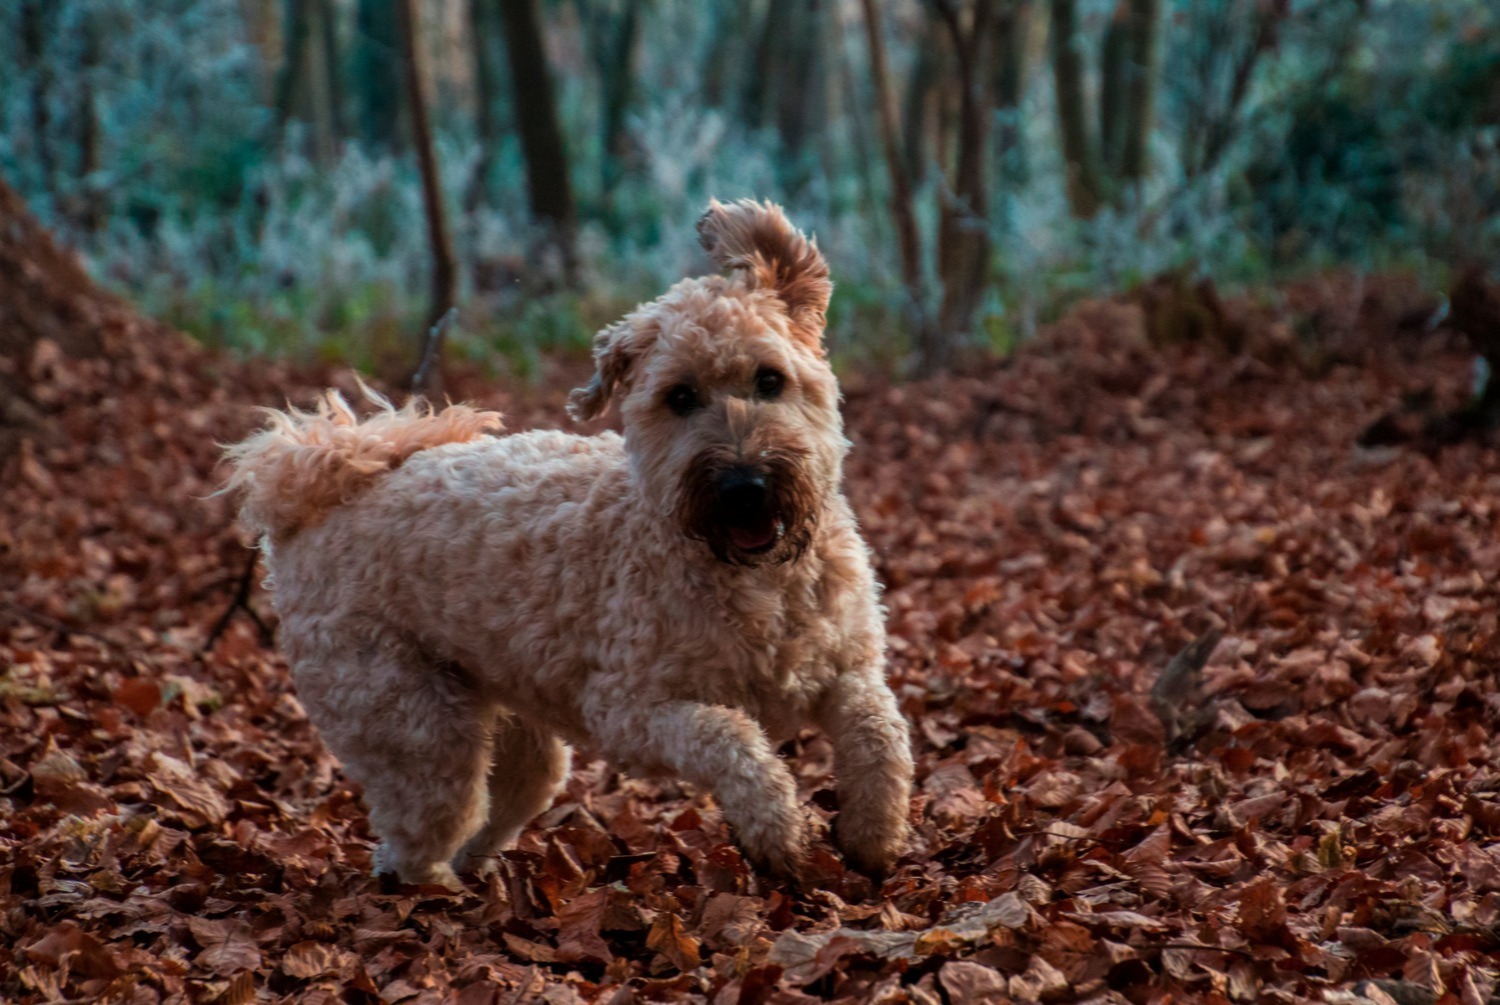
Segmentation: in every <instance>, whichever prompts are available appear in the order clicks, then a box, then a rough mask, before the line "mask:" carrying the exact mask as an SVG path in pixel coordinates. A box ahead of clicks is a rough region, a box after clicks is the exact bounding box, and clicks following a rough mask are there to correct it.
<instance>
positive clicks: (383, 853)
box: [371, 841, 464, 893]
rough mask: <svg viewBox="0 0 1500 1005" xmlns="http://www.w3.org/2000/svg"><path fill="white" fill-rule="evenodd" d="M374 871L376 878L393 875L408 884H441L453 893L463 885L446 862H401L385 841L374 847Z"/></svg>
mask: <svg viewBox="0 0 1500 1005" xmlns="http://www.w3.org/2000/svg"><path fill="white" fill-rule="evenodd" d="M371 871H373V872H374V874H375V877H376V878H377V879H379V878H381V877H383V876H394V877H396V879H397V880H398V881H399V882H401V883H405V884H407V885H408V886H441V887H443V888H444V889H446V890H452V891H454V892H455V893H456V892H458V891H460V890H462V889H463V888H464V885H463V884H462V883H461V882H459V879H458V874H457V873H455V872H454V871H453V867H452V866H451V865H449V864H448V863H447V862H433V863H430V864H426V865H414V864H413V863H411V862H402V861H400V860H399V858H398V856H397V855H396V854H395V852H393V851H392V850H391V847H390V846H389V845H387V844H386V843H385V842H383V841H382V842H381V843H380V846H379V847H378V848H376V849H375V860H374V868H373V870H371Z"/></svg>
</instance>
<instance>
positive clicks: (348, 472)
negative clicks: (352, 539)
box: [221, 384, 501, 539]
mask: <svg viewBox="0 0 1500 1005" xmlns="http://www.w3.org/2000/svg"><path fill="white" fill-rule="evenodd" d="M360 390H362V391H363V392H364V394H365V397H366V398H368V399H369V401H370V402H371V403H372V404H374V405H375V406H376V408H377V411H376V413H375V414H374V415H373V416H371V417H369V418H367V419H365V420H364V421H360V420H359V419H358V418H356V416H355V414H354V409H352V408H350V407H349V403H348V402H347V401H345V400H344V396H343V395H341V394H339V392H337V391H334V390H329V391H325V392H324V393H323V396H322V397H321V398H319V399H318V402H317V404H316V405H315V406H314V408H313V409H312V410H311V411H302V410H300V409H296V408H288V409H287V410H286V411H285V412H279V411H277V410H275V409H271V408H268V409H266V410H265V411H266V414H267V416H268V418H269V425H267V427H266V428H265V429H263V430H261V431H260V432H259V433H256V434H255V435H254V436H251V437H250V438H249V439H247V440H244V441H243V442H241V443H238V444H236V445H234V446H232V447H230V448H228V450H226V451H225V455H226V457H227V458H228V460H229V461H230V462H231V464H232V472H233V473H232V474H231V475H230V477H229V480H228V482H227V483H226V484H225V486H224V488H223V489H222V490H221V491H223V492H237V493H239V494H240V496H241V497H242V499H243V502H242V504H241V508H240V521H241V523H243V524H244V526H245V527H246V529H247V530H250V531H251V532H252V533H255V534H269V535H270V536H271V537H272V538H273V539H276V538H284V537H287V536H289V535H291V534H293V533H295V532H296V531H298V530H300V529H301V528H303V527H305V526H308V525H310V524H313V523H316V522H317V521H318V520H320V519H322V517H323V515H324V514H325V513H327V512H328V511H329V510H331V509H333V508H334V507H335V506H338V505H340V504H342V503H345V502H348V501H349V500H350V499H353V498H354V497H355V496H356V495H358V494H359V493H360V492H363V491H364V490H365V489H367V488H368V487H369V486H370V485H371V484H372V483H373V482H374V481H375V479H376V478H377V477H378V476H379V475H381V474H383V473H384V472H387V471H390V470H392V469H394V468H397V467H400V466H401V464H402V462H404V461H405V460H406V459H407V458H408V457H410V456H411V455H412V454H415V453H416V452H417V451H419V450H426V449H427V448H429V447H437V446H441V445H443V444H444V443H465V442H468V441H469V440H472V439H474V438H475V437H478V436H483V435H484V434H486V433H491V432H498V431H499V430H500V428H501V421H500V415H499V413H498V412H484V411H480V410H478V409H475V408H470V407H469V406H467V405H450V406H448V407H447V408H445V409H443V410H442V411H441V412H435V411H433V409H432V407H431V406H430V405H428V404H427V403H426V402H424V401H421V400H415V399H414V400H412V401H410V402H408V403H407V404H406V405H405V406H404V407H402V408H400V409H397V408H396V407H395V406H394V405H392V404H391V403H390V401H389V400H388V399H386V398H385V397H383V396H382V395H380V394H378V393H376V392H375V391H373V390H371V389H370V388H368V387H365V386H364V385H363V384H361V385H360Z"/></svg>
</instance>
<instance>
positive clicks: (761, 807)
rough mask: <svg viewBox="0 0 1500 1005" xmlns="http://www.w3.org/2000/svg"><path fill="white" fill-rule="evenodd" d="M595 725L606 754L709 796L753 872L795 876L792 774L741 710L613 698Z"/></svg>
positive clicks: (797, 846)
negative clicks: (672, 776) (675, 777)
mask: <svg viewBox="0 0 1500 1005" xmlns="http://www.w3.org/2000/svg"><path fill="white" fill-rule="evenodd" d="M598 705H607V710H606V709H601V713H600V714H599V716H598V718H597V720H596V721H598V722H599V723H600V725H601V726H602V728H600V729H598V731H597V734H598V739H599V740H600V741H601V743H602V744H603V746H604V747H605V753H606V754H607V755H609V756H610V757H611V758H613V759H615V760H618V761H620V762H622V763H624V764H626V765H631V766H635V767H638V768H642V769H645V770H648V771H665V772H670V773H672V774H675V775H678V776H680V777H681V778H684V779H686V780H687V781H689V782H692V783H693V784H694V785H699V786H703V787H704V788H707V789H710V790H712V792H713V794H714V798H715V799H716V800H717V801H718V803H719V806H720V808H721V809H722V810H723V812H724V819H725V820H726V821H727V822H728V824H729V826H730V827H731V828H732V829H733V831H734V835H735V839H736V840H737V841H738V843H739V845H740V847H741V848H742V849H743V850H744V852H745V854H746V855H747V856H748V857H749V859H750V860H751V862H753V863H754V864H755V865H756V866H757V867H758V868H761V869H764V870H768V871H770V872H771V873H774V874H775V875H778V876H782V877H788V878H795V877H796V876H797V873H798V868H799V866H800V863H801V861H802V858H803V855H804V853H805V851H806V842H807V836H806V829H807V828H806V822H805V820H804V819H803V816H802V811H801V808H800V807H799V806H798V805H797V786H796V783H795V782H794V781H793V780H792V775H791V772H790V771H788V770H787V767H786V765H785V764H783V763H782V761H781V760H780V759H779V758H778V757H777V756H776V751H775V750H773V749H772V747H771V742H770V740H769V739H767V737H766V734H765V733H764V732H763V731H762V730H761V728H760V726H759V725H758V724H757V723H756V722H755V721H754V720H753V719H751V718H750V717H749V716H747V715H746V714H745V713H744V712H741V711H740V710H738V709H734V708H728V707H725V706H723V705H706V704H701V703H699V702H691V701H665V702H659V703H655V704H651V703H643V702H641V700H640V699H639V698H638V697H635V696H630V697H626V696H619V695H616V696H612V697H611V698H610V699H609V700H608V701H607V702H600V703H598V704H597V705H596V707H598Z"/></svg>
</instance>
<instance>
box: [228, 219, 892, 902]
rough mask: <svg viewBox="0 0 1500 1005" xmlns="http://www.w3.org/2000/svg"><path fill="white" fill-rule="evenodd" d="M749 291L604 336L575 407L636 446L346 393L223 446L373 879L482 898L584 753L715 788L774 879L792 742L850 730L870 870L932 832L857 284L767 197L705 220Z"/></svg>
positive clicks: (792, 827)
mask: <svg viewBox="0 0 1500 1005" xmlns="http://www.w3.org/2000/svg"><path fill="white" fill-rule="evenodd" d="M698 233H699V236H700V240H701V243H702V245H703V247H704V249H705V250H706V251H707V252H708V254H709V256H710V257H711V258H712V259H713V261H714V262H715V263H716V264H717V265H718V266H719V267H720V268H721V269H723V270H725V271H726V272H727V275H712V276H706V277H701V278H696V279H686V280H683V281H681V282H679V283H677V284H676V285H675V286H673V287H672V288H671V289H669V290H668V291H667V292H666V293H665V294H664V295H663V296H661V297H660V298H659V299H657V300H655V301H653V302H650V303H647V304H642V305H640V306H638V307H637V308H636V309H635V310H634V311H632V312H631V313H630V314H628V315H627V316H626V317H625V318H624V319H623V320H621V321H619V322H618V323H616V324H613V325H610V326H609V327H606V328H605V329H603V330H602V331H600V332H599V333H598V334H597V335H596V336H595V338H594V343H593V360H594V364H595V372H594V374H593V377H592V379H591V380H590V381H589V382H588V384H587V385H586V386H584V387H581V388H579V389H577V390H575V391H574V392H573V393H572V395H571V396H570V399H569V405H568V409H569V412H570V414H571V415H572V417H573V418H574V419H575V420H578V421H580V422H586V421H588V420H591V419H594V418H596V417H598V416H600V415H601V414H603V413H605V412H606V410H607V409H608V407H609V406H610V405H611V403H614V404H616V405H617V406H618V409H619V414H620V416H621V424H622V427H623V430H624V432H623V436H622V435H620V434H616V433H613V432H604V433H600V434H598V435H593V436H579V435H572V434H568V433H564V432H558V431H532V432H525V433H515V434H511V435H491V434H495V433H498V432H499V430H500V416H499V415H497V414H495V413H493V412H485V411H480V410H477V409H474V408H471V407H467V406H463V405H450V406H449V407H447V408H446V409H443V410H441V411H434V410H432V409H431V408H429V407H427V406H425V405H422V404H420V403H412V404H408V405H407V406H406V407H404V408H402V409H400V410H397V409H395V408H394V407H392V406H391V404H390V403H389V402H388V401H386V400H385V399H383V398H380V397H379V396H373V397H372V400H373V401H374V402H375V404H376V405H377V406H378V407H377V411H376V412H375V413H374V415H373V416H372V417H370V418H367V419H365V420H363V421H361V420H359V419H358V418H357V417H356V415H355V413H354V411H353V410H352V409H351V408H350V406H349V405H348V404H347V403H346V402H345V401H344V399H343V398H342V397H340V396H339V395H338V394H337V393H336V392H328V393H327V394H326V395H325V396H324V397H323V399H322V400H321V402H320V403H319V405H318V406H317V407H316V408H315V409H314V410H312V411H300V410H296V409H289V410H287V411H284V412H280V411H272V412H271V417H270V421H269V424H268V425H267V427H266V428H265V429H263V430H262V431H260V432H258V433H256V434H255V435H252V436H251V437H250V438H248V439H246V440H245V441H243V442H242V443H240V444H238V445H236V446H233V447H230V448H229V449H228V451H227V456H228V459H229V461H230V465H231V474H230V477H229V479H228V481H227V483H226V486H225V491H232V492H235V493H238V494H239V496H240V498H241V520H242V523H243V524H244V526H245V527H246V528H247V529H248V530H249V531H250V532H251V533H253V534H254V535H257V536H258V537H259V540H260V542H261V546H262V548H263V549H264V556H265V561H266V565H267V567H268V570H269V577H268V583H269V584H271V586H272V588H273V595H274V598H275V604H276V608H277V611H278V613H279V615H280V618H281V641H282V646H283V649H284V651H285V654H286V657H287V660H288V663H289V664H290V666H291V668H292V674H293V677H294V680H295V683H296V687H297V692H298V695H299V697H300V699H301V701H302V703H303V705H304V706H305V708H306V709H307V713H308V716H309V718H310V719H311V720H312V722H313V723H314V724H315V725H316V726H317V728H318V730H319V731H320V733H321V735H322V737H323V739H324V741H325V743H326V744H327V745H328V747H329V749H330V750H331V751H332V752H333V753H334V754H335V755H336V756H337V757H338V758H339V759H340V760H341V761H342V763H343V765H344V767H345V770H346V771H347V773H348V774H349V776H350V777H351V778H352V779H354V780H355V781H357V782H359V783H360V784H361V786H362V787H363V789H364V797H365V801H366V804H367V806H368V808H369V813H370V821H371V824H372V827H373V830H374V831H375V833H376V835H377V836H378V837H379V838H380V844H379V847H378V849H377V851H376V854H375V870H376V872H377V873H387V872H390V873H395V874H396V876H397V877H399V879H400V880H401V881H403V882H407V883H432V884H441V885H445V886H449V887H454V886H456V885H457V883H458V879H457V874H458V873H469V874H475V875H483V874H485V873H486V872H488V871H490V870H491V869H493V867H494V865H495V861H496V856H497V855H498V853H499V852H501V851H502V850H504V849H505V848H507V847H509V846H510V845H511V844H512V843H513V842H514V840H515V839H516V838H517V837H518V836H519V835H520V833H521V830H522V828H523V827H524V826H525V825H526V824H527V823H528V822H529V821H530V820H531V819H532V818H533V817H535V816H537V815H538V814H540V813H541V812H542V811H543V810H545V809H546V808H547V807H548V806H550V805H551V803H552V800H553V798H554V796H555V795H556V793H557V792H558V790H559V789H560V787H561V786H562V784H563V783H564V781H565V780H566V777H567V773H568V769H569V763H570V756H571V755H570V745H578V746H582V747H585V748H588V749H591V750H595V751H598V752H600V753H601V754H603V755H604V756H606V757H608V758H609V759H611V760H612V761H613V762H615V763H616V764H618V765H620V766H622V767H624V768H625V769H627V770H630V771H637V772H644V773H648V774H658V775H659V774H665V775H672V776H677V777H680V778H683V779H686V780H687V781H689V782H691V783H692V784H694V785H696V786H701V787H704V788H706V789H709V790H711V791H712V793H713V795H714V797H715V799H716V800H717V802H718V804H719V806H720V808H721V810H722V813H723V816H724V819H725V821H726V822H727V823H728V824H729V826H730V829H731V831H732V833H733V835H734V837H735V840H736V842H737V843H738V845H739V846H740V848H741V850H742V851H743V852H744V853H745V854H746V856H747V858H748V859H749V860H750V862H751V863H752V864H753V865H754V866H756V868H757V869H760V870H764V871H768V872H769V873H770V874H772V875H774V876H777V877H786V878H791V879H796V878H797V876H798V874H799V870H800V867H801V865H802V863H803V862H804V856H805V855H806V853H807V849H808V840H809V837H808V831H809V824H808V821H807V819H806V818H805V816H804V812H803V810H802V809H801V807H800V806H799V804H798V801H797V796H796V786H795V784H794V781H793V777H792V774H791V772H790V771H789V770H788V768H787V766H786V765H785V763H783V761H782V760H781V759H779V758H778V756H777V753H776V748H777V745H778V744H779V743H780V742H783V741H785V740H787V739H789V738H791V737H793V736H795V735H796V734H797V732H798V731H799V730H800V729H802V728H804V727H806V726H808V725H815V726H817V727H820V728H821V729H822V730H824V731H825V732H826V733H827V735H828V736H829V738H830V740H831V742H832V745H833V748H834V755H835V759H836V770H837V774H838V782H837V790H838V798H839V805H840V810H839V813H838V816H837V818H836V820H835V822H834V827H833V831H834V839H835V841H836V843H837V844H838V846H839V848H840V850H841V851H842V852H843V854H844V856H845V858H846V860H847V861H848V862H849V863H850V865H852V866H853V867H854V868H856V869H858V870H860V871H863V872H865V873H868V874H871V875H875V876H880V875H883V874H886V873H887V872H889V870H891V869H892V868H893V867H894V865H895V863H896V861H897V859H898V858H899V857H900V856H901V854H902V853H903V850H904V849H905V847H906V845H907V841H908V837H909V824H908V816H909V812H910V810H909V797H910V789H911V778H912V758H911V749H910V738H909V733H908V728H907V724H906V721H905V720H904V719H903V717H902V715H901V712H900V710H899V708H898V706H897V703H896V700H895V697H894V695H893V694H892V692H891V690H890V687H889V686H888V684H887V682H886V679H885V656H884V652H885V630H884V624H883V619H882V615H883V612H882V609H881V607H880V604H879V590H878V586H877V583H876V581H875V578H874V575H873V572H872V569H871V563H870V553H869V550H868V548H867V547H866V545H865V543H864V541H863V540H862V539H861V537H860V534H859V531H858V528H857V526H856V523H855V518H854V515H853V513H852V511H851V509H850V507H849V504H848V502H847V501H846V500H845V498H844V496H843V494H842V492H841V488H840V483H841V477H842V476H841V471H842V465H843V459H844V456H845V454H846V452H847V450H848V448H849V443H848V441H847V440H846V439H845V437H844V434H843V426H842V420H841V418H840V415H839V409H838V405H839V389H838V384H837V382H836V380H835V378H834V375H833V371H832V370H831V369H830V368H829V365H828V361H827V358H826V355H825V351H824V345H823V336H824V327H825V312H826V310H827V307H828V300H829V295H830V294H831V292H832V288H833V287H832V283H831V282H830V279H829V268H828V263H827V261H826V260H825V259H824V257H823V255H822V253H821V252H820V251H819V250H818V247H817V244H816V243H815V242H814V241H813V240H810V239H808V238H807V237H806V236H804V235H803V234H802V233H801V232H800V231H798V230H796V229H795V228H794V227H793V226H792V225H791V224H790V223H789V222H788V220H787V219H786V217H785V215H784V214H783V213H782V211H781V209H780V208H779V207H777V206H775V205H773V204H770V203H757V202H749V201H741V202H738V203H734V204H728V205H726V204H721V203H719V202H717V201H714V202H712V203H711V204H710V205H709V208H708V210H707V212H705V213H704V215H703V216H702V218H701V219H700V220H699V223H698Z"/></svg>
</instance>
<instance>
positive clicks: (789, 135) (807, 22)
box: [775, 0, 828, 193]
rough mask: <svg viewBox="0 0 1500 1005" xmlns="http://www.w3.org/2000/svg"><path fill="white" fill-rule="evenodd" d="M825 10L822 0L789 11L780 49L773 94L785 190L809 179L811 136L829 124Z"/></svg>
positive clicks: (797, 187) (810, 0)
mask: <svg viewBox="0 0 1500 1005" xmlns="http://www.w3.org/2000/svg"><path fill="white" fill-rule="evenodd" d="M825 16H826V9H825V7H824V5H823V3H821V2H820V0H802V2H800V3H798V4H797V5H796V6H795V7H794V8H793V10H792V11H791V12H790V13H789V17H788V21H787V24H786V25H785V26H784V31H783V35H782V45H781V47H780V53H779V55H780V59H779V60H778V62H779V64H780V65H779V67H778V69H777V71H776V75H775V76H776V80H777V83H778V87H777V93H776V132H777V134H778V136H779V137H780V139H781V172H780V173H781V182H782V188H783V189H785V190H786V191H788V192H791V193H796V192H798V191H800V190H801V189H802V188H803V187H804V186H805V185H806V184H807V183H808V181H810V180H811V179H810V177H809V164H808V163H807V159H806V156H805V155H806V153H807V148H808V145H809V140H810V138H811V137H813V136H814V135H821V134H822V132H823V131H824V129H825V128H826V126H827V122H828V76H827V67H826V65H825V62H824V59H823V53H824V51H825V50H826V48H827V46H826V43H825V41H824V35H825V32H824V30H823V27H824V18H825Z"/></svg>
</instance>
